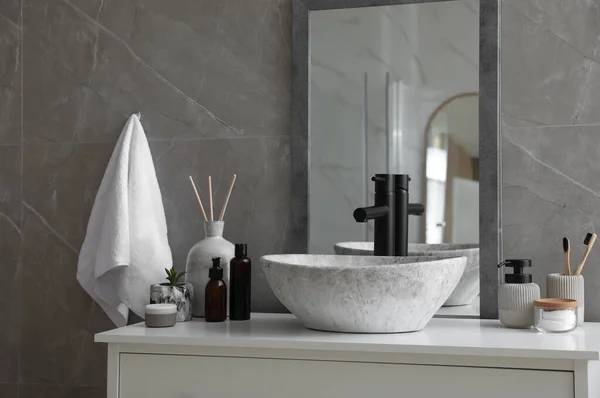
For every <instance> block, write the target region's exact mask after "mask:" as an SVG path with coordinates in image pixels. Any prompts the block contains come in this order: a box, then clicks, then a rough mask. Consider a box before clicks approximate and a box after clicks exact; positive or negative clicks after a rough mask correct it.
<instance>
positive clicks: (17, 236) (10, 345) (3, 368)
mask: <svg viewBox="0 0 600 398" xmlns="http://www.w3.org/2000/svg"><path fill="white" fill-rule="evenodd" d="M20 248H21V151H20V148H19V147H18V146H12V145H10V146H1V145H0V267H1V269H2V278H0V303H3V304H5V308H4V310H3V311H2V314H3V317H6V321H5V322H3V324H4V325H3V326H2V327H1V328H0V383H14V382H17V381H18V376H19V340H20V327H19V326H20V316H21V300H20V298H21V289H20V286H19V281H20V276H21V270H22V267H21V252H20ZM9 303H10V304H9ZM0 396H3V395H2V394H0Z"/></svg>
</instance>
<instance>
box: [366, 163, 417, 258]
mask: <svg viewBox="0 0 600 398" xmlns="http://www.w3.org/2000/svg"><path fill="white" fill-rule="evenodd" d="M371 180H372V181H375V206H371V207H361V208H358V209H356V210H354V219H355V220H356V221H357V222H367V221H368V220H375V251H374V253H373V254H374V255H376V256H406V255H407V253H408V216H409V215H416V216H420V215H422V214H423V213H424V212H425V206H423V205H422V204H420V203H408V182H409V181H410V177H409V176H408V174H376V175H375V177H373V178H371Z"/></svg>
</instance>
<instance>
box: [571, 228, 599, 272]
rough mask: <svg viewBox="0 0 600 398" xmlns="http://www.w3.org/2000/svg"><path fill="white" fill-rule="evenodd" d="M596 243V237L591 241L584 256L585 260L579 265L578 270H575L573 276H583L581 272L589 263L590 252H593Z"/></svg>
mask: <svg viewBox="0 0 600 398" xmlns="http://www.w3.org/2000/svg"><path fill="white" fill-rule="evenodd" d="M594 243H596V236H592V239H590V243H589V244H588V247H587V249H586V250H585V255H584V256H583V259H581V262H580V263H579V265H577V268H576V269H575V273H574V274H573V275H581V271H583V266H584V265H585V262H586V261H587V258H588V256H589V255H590V252H591V251H592V247H594Z"/></svg>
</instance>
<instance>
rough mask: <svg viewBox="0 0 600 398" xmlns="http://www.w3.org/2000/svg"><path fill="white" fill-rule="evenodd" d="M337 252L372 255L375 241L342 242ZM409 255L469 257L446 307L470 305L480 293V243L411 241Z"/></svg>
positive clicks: (336, 247)
mask: <svg viewBox="0 0 600 398" xmlns="http://www.w3.org/2000/svg"><path fill="white" fill-rule="evenodd" d="M334 249H335V254H338V255H351V256H372V255H373V242H342V243H337V244H336V245H335V247H334ZM408 255H409V256H436V257H437V256H441V257H454V256H465V257H467V266H466V267H465V271H464V273H463V275H462V277H461V279H460V281H459V282H458V285H457V286H456V289H454V291H453V292H452V294H451V295H450V297H448V300H446V302H445V303H444V307H450V306H458V305H469V304H471V303H472V302H473V300H474V299H475V298H476V297H477V296H478V295H479V245H478V244H461V243H441V244H432V245H429V244H425V243H409V244H408Z"/></svg>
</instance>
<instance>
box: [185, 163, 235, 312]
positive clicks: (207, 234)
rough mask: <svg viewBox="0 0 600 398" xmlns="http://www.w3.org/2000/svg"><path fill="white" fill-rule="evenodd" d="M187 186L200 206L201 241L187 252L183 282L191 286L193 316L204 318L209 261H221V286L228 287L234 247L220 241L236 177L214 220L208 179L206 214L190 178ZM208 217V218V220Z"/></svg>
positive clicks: (229, 243) (210, 263) (210, 187)
mask: <svg viewBox="0 0 600 398" xmlns="http://www.w3.org/2000/svg"><path fill="white" fill-rule="evenodd" d="M189 179H190V184H191V185H192V189H193V191H194V194H195V196H196V200H197V201H198V205H199V206H200V211H201V213H202V217H203V218H204V239H202V240H201V241H199V242H198V243H196V244H195V245H194V246H193V247H192V248H191V250H190V252H189V253H188V257H187V264H186V271H187V274H186V280H187V282H189V283H191V284H192V285H193V286H194V292H195V294H194V306H193V308H194V312H193V315H194V316H195V317H204V304H205V303H204V300H205V296H204V291H205V289H206V284H207V283H208V281H209V279H210V278H209V269H210V268H211V266H212V258H213V257H220V258H221V268H223V280H224V281H225V284H227V285H228V284H229V261H230V260H231V259H232V258H233V256H234V251H235V248H234V245H233V244H232V243H231V242H229V241H227V240H226V239H224V238H223V229H224V228H225V221H223V220H224V218H225V211H226V210H227V205H228V203H229V199H230V198H231V192H232V191H233V186H234V185H235V180H236V175H235V174H234V175H233V178H232V180H231V184H230V186H229V191H228V192H227V196H226V198H225V202H224V203H223V207H222V209H221V213H220V214H219V217H218V219H217V220H215V218H214V202H213V189H212V177H211V176H209V177H208V192H209V209H208V210H209V213H208V215H207V214H206V211H205V209H204V205H203V204H202V199H201V198H200V194H199V193H198V189H197V188H196V184H195V183H194V179H193V178H192V177H191V176H190V177H189ZM209 216H210V219H209Z"/></svg>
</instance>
